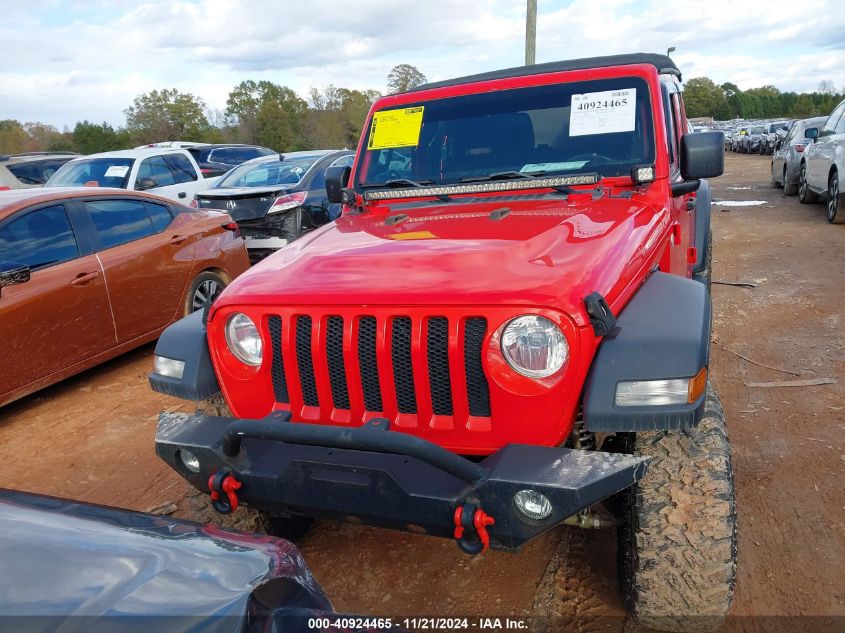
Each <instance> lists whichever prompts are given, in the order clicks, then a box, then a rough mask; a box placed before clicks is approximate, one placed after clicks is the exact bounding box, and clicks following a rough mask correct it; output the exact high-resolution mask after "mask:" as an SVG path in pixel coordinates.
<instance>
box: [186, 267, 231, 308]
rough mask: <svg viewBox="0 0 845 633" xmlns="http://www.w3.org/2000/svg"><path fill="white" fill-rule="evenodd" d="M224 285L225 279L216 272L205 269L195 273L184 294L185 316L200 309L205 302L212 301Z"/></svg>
mask: <svg viewBox="0 0 845 633" xmlns="http://www.w3.org/2000/svg"><path fill="white" fill-rule="evenodd" d="M225 287H226V281H225V280H224V279H223V277H221V276H220V275H219V274H218V273H213V272H211V271H208V270H207V271H205V272H202V273H200V274H199V275H197V276H196V277H195V278H194V280H193V281H192V282H191V285H190V287H189V288H188V292H187V294H186V295H185V307H184V310H185V316H187V315H189V314H191V313H192V312H196V311H197V310H202V309H203V307H205V304H206V302H207V301H214V299H216V298H217V295H219V294H220V293H221V292H222V291H223V288H225Z"/></svg>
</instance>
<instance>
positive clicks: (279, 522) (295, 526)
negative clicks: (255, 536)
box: [258, 510, 314, 542]
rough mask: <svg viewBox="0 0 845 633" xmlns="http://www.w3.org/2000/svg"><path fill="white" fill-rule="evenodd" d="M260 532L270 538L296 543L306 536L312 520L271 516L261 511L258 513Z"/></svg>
mask: <svg viewBox="0 0 845 633" xmlns="http://www.w3.org/2000/svg"><path fill="white" fill-rule="evenodd" d="M258 516H259V520H260V526H261V530H262V531H263V532H266V533H267V534H269V535H270V536H276V537H278V538H284V539H287V540H289V541H293V542H296V541H298V540H300V539H301V538H302V537H303V536H305V535H306V534H308V531H309V530H310V529H311V526H313V525H314V519H312V518H311V517H303V516H294V515H289V516H273V515H271V514H270V513H269V512H265V511H263V510H261V511H259V513H258Z"/></svg>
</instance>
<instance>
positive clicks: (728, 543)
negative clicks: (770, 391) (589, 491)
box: [618, 385, 737, 631]
mask: <svg viewBox="0 0 845 633" xmlns="http://www.w3.org/2000/svg"><path fill="white" fill-rule="evenodd" d="M627 441H628V443H629V444H628V447H627V448H628V450H627V451H626V452H632V453H633V454H635V455H643V456H647V457H651V458H652V459H651V462H650V463H649V465H648V471H647V472H646V475H645V477H644V478H643V479H642V480H640V482H639V483H638V484H637V485H635V486H633V487H632V488H630V489H629V490H628V491H627V492H626V494H625V495H624V499H623V507H624V509H625V518H626V520H625V523H624V524H623V525H622V526H621V527H620V528H619V531H618V534H619V556H620V561H619V571H620V582H621V585H622V593H623V597H624V600H625V605H626V608H627V609H628V612H629V613H630V614H631V616H632V617H633V618H634V619H635V620H636V621H638V622H639V623H641V624H643V625H645V626H648V627H650V628H653V629H658V630H663V631H712V630H715V629H716V628H718V627H719V626H720V625H721V624H722V622H723V621H724V619H725V616H726V615H727V613H728V610H729V609H730V606H731V602H732V600H733V592H734V585H735V583H736V553H737V533H736V500H735V491H734V480H733V469H732V467H731V449H730V444H729V442H728V436H727V433H726V430H725V417H724V413H723V411H722V406H721V404H720V402H719V398H718V396H717V395H716V393H715V392H714V391H713V388H712V386H710V385H708V388H707V395H706V401H705V410H704V417H703V418H702V420H701V422H700V423H699V425H698V426H697V427H696V428H695V429H692V430H687V431H669V432H667V431H652V432H645V433H638V434H636V435H631V436H628V438H627Z"/></svg>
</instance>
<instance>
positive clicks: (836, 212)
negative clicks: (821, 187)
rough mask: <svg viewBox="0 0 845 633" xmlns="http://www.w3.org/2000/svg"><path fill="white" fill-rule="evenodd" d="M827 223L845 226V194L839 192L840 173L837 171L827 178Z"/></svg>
mask: <svg viewBox="0 0 845 633" xmlns="http://www.w3.org/2000/svg"><path fill="white" fill-rule="evenodd" d="M827 221H828V222H830V223H831V224H845V194H843V193H842V192H841V191H839V173H838V172H837V171H836V170H835V169H834V170H833V171H831V172H830V176H828V177H827Z"/></svg>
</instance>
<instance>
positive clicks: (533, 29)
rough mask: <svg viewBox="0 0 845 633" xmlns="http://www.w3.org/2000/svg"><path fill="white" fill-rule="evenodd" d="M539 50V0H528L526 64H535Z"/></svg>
mask: <svg viewBox="0 0 845 633" xmlns="http://www.w3.org/2000/svg"><path fill="white" fill-rule="evenodd" d="M536 52H537V0H528V8H527V11H526V14H525V65H526V66H531V65H532V64H534V63H535V62H534V60H535V59H536Z"/></svg>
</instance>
